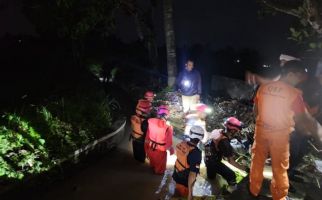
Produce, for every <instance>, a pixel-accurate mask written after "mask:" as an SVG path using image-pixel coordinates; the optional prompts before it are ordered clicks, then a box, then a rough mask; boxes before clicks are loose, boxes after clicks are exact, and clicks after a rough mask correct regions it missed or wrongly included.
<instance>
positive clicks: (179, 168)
mask: <svg viewBox="0 0 322 200" xmlns="http://www.w3.org/2000/svg"><path fill="white" fill-rule="evenodd" d="M189 137H190V140H189V141H182V142H181V143H179V144H177V146H176V155H177V160H176V162H175V170H174V172H173V175H172V177H173V179H174V181H175V182H176V193H177V194H178V195H180V196H182V197H188V200H191V199H192V197H193V193H192V192H193V185H194V183H195V181H196V178H197V174H199V171H200V164H201V158H202V156H201V150H200V149H198V147H197V146H198V143H199V141H200V140H202V138H203V137H204V130H203V128H202V127H200V126H193V127H191V129H190V135H189Z"/></svg>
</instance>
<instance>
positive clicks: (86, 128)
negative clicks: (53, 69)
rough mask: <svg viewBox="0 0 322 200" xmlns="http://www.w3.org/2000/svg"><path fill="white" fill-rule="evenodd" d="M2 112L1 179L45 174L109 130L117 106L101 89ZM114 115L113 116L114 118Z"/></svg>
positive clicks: (0, 130)
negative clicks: (18, 111)
mask: <svg viewBox="0 0 322 200" xmlns="http://www.w3.org/2000/svg"><path fill="white" fill-rule="evenodd" d="M76 93H77V94H78V95H76V94H75V93H72V94H71V95H66V96H65V97H60V98H58V97H57V98H56V99H51V100H50V101H49V100H48V101H47V102H44V103H42V105H28V106H26V107H24V109H23V111H22V112H20V113H19V114H17V113H5V114H3V116H2V118H1V121H0V180H13V179H22V178H24V177H25V176H26V175H29V174H37V173H41V172H43V171H47V170H48V169H50V168H51V167H53V166H55V165H56V164H58V163H59V162H60V160H63V159H64V158H66V157H67V156H68V155H69V154H71V153H72V152H73V151H75V150H76V149H78V148H80V147H82V146H84V145H86V144H88V143H89V142H91V141H92V140H93V139H95V138H99V137H100V136H102V135H104V134H107V133H109V132H110V131H111V129H110V127H111V125H112V120H113V117H112V112H113V111H116V109H118V108H119V106H118V103H117V102H116V101H115V100H114V99H112V98H110V97H109V96H107V95H106V94H105V92H104V91H103V90H94V91H92V92H91V93H90V92H88V91H87V92H84V91H83V92H79V91H77V92H76ZM114 116H115V115H114Z"/></svg>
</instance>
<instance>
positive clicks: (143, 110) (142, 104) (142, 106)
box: [135, 99, 152, 115]
mask: <svg viewBox="0 0 322 200" xmlns="http://www.w3.org/2000/svg"><path fill="white" fill-rule="evenodd" d="M151 110H152V103H151V102H150V101H148V100H146V99H139V101H138V104H137V105H136V111H135V112H136V114H138V115H146V114H149V113H150V112H151Z"/></svg>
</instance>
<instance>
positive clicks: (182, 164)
mask: <svg viewBox="0 0 322 200" xmlns="http://www.w3.org/2000/svg"><path fill="white" fill-rule="evenodd" d="M194 148H195V147H193V146H191V145H189V144H188V143H187V142H186V141H183V142H181V143H179V144H177V146H176V155H177V160H176V163H175V165H174V167H175V169H176V170H177V172H182V171H184V170H186V169H188V168H189V167H190V166H189V164H188V155H189V153H190V152H191V151H192V150H193V149H194Z"/></svg>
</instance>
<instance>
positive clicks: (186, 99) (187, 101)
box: [176, 59, 201, 114]
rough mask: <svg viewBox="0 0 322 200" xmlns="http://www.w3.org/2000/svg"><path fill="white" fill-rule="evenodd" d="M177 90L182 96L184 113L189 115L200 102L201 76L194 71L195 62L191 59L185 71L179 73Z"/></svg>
mask: <svg viewBox="0 0 322 200" xmlns="http://www.w3.org/2000/svg"><path fill="white" fill-rule="evenodd" d="M176 87H177V90H178V91H179V92H180V93H181V94H182V106H183V112H184V113H185V114H187V113H188V112H189V111H190V110H192V109H193V107H194V106H195V104H197V103H198V102H199V100H200V95H201V76H200V73H199V71H197V70H196V69H194V62H193V61H192V60H191V59H189V60H188V61H187V62H186V64H185V69H184V70H183V71H182V72H180V73H179V75H178V77H177V79H176Z"/></svg>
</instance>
